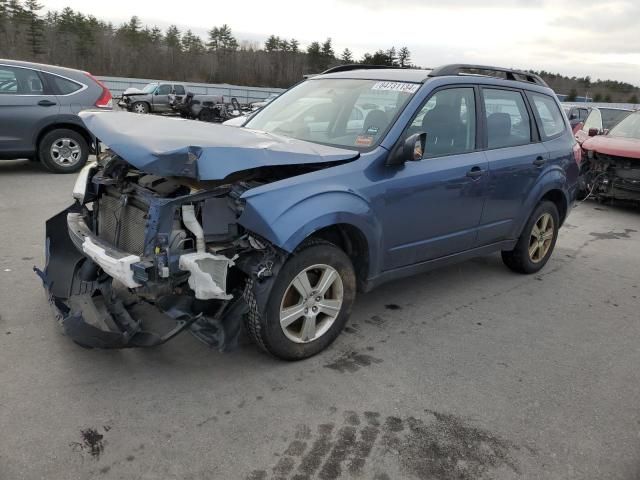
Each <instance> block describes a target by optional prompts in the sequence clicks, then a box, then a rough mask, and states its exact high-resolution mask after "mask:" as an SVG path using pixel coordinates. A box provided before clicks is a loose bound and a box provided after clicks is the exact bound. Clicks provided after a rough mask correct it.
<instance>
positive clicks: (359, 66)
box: [319, 63, 402, 75]
mask: <svg viewBox="0 0 640 480" xmlns="http://www.w3.org/2000/svg"><path fill="white" fill-rule="evenodd" d="M379 68H402V67H397V66H396V67H392V66H389V65H363V64H358V63H350V64H347V65H338V66H336V67H331V68H330V69H328V70H325V71H324V72H322V73H320V74H319V75H324V74H325V73H336V72H349V71H351V70H374V69H379Z"/></svg>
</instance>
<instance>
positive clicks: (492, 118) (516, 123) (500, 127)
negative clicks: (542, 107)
mask: <svg viewBox="0 0 640 480" xmlns="http://www.w3.org/2000/svg"><path fill="white" fill-rule="evenodd" d="M482 95H483V97H484V108H485V114H486V120H487V145H488V147H489V148H504V147H513V146H516V145H525V144H527V143H531V120H530V119H529V113H528V112H527V107H526V105H525V103H524V99H523V98H522V94H521V93H520V92H514V91H512V90H498V89H490V88H485V89H483V90H482Z"/></svg>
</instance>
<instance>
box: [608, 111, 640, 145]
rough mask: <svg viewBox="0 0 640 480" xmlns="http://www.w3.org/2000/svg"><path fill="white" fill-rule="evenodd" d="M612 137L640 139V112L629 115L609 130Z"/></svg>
mask: <svg viewBox="0 0 640 480" xmlns="http://www.w3.org/2000/svg"><path fill="white" fill-rule="evenodd" d="M609 136H610V137H622V138H637V139H638V140H640V112H637V113H634V114H633V115H629V116H628V117H627V118H625V119H624V120H622V121H621V122H620V123H619V124H618V125H616V126H615V127H613V129H612V130H611V131H610V132H609Z"/></svg>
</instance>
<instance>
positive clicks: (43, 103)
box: [38, 100, 56, 107]
mask: <svg viewBox="0 0 640 480" xmlns="http://www.w3.org/2000/svg"><path fill="white" fill-rule="evenodd" d="M55 104H56V102H52V101H51V100H40V101H39V102H38V105H40V106H41V107H53V106H54V105H55Z"/></svg>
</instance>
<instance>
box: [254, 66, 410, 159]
mask: <svg viewBox="0 0 640 480" xmlns="http://www.w3.org/2000/svg"><path fill="white" fill-rule="evenodd" d="M419 88H420V84H417V83H410V82H384V81H378V80H361V79H342V78H319V79H315V80H314V79H310V80H307V81H306V82H303V83H301V84H300V85H298V86H297V87H295V88H292V89H291V90H289V91H287V92H285V93H284V94H282V95H280V96H279V97H278V98H276V99H275V100H273V101H272V102H270V103H269V104H268V105H267V106H266V107H264V108H263V109H262V110H260V111H259V112H258V113H256V114H255V116H253V117H252V118H251V119H250V120H249V121H248V122H247V123H246V124H245V127H246V128H251V129H255V130H263V131H266V132H269V133H273V134H277V135H283V136H286V137H292V138H296V139H299V140H306V141H310V142H317V143H323V144H329V145H336V146H341V147H352V148H357V149H368V148H372V147H374V146H376V145H377V144H378V143H380V141H381V140H382V138H383V137H384V134H385V132H386V131H387V130H388V129H389V127H390V126H391V125H392V124H393V121H394V120H395V118H396V116H397V115H398V113H399V112H401V111H402V109H403V108H404V107H405V105H406V104H407V102H408V101H409V99H410V98H411V97H412V96H413V95H414V94H415V92H417V91H418V89H419Z"/></svg>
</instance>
